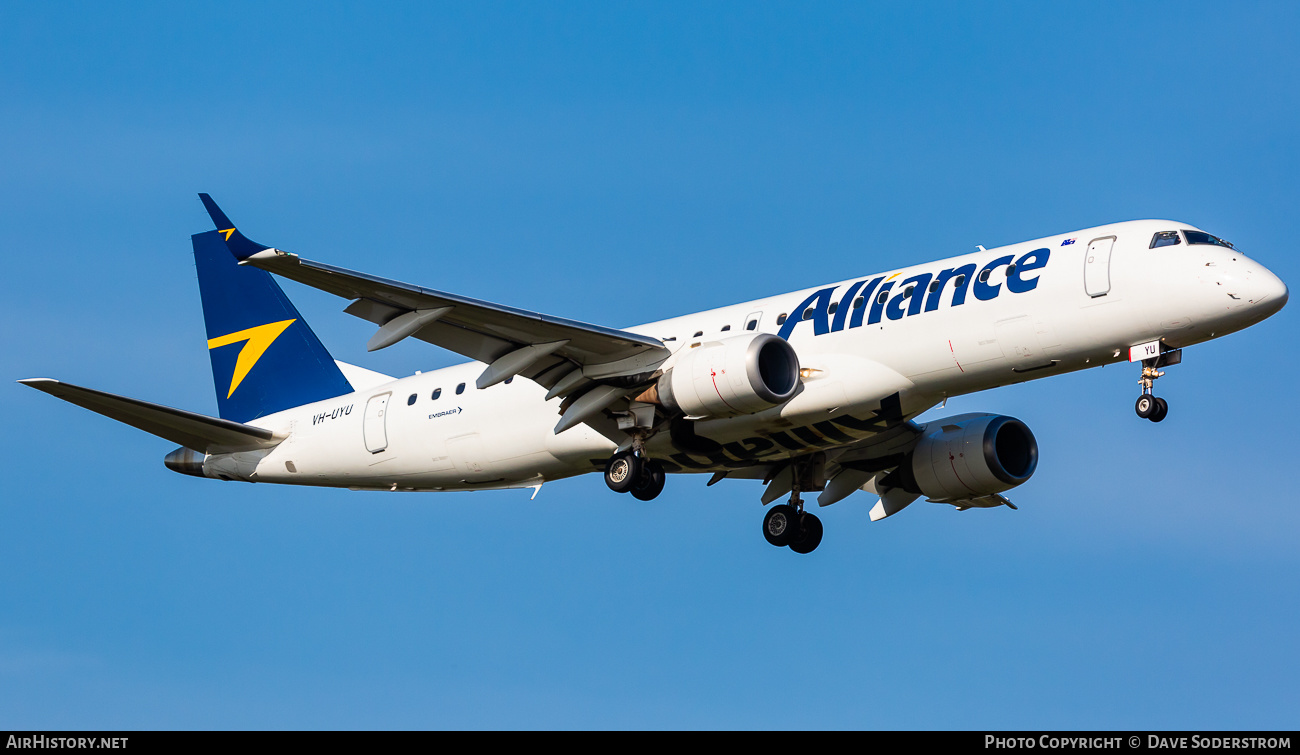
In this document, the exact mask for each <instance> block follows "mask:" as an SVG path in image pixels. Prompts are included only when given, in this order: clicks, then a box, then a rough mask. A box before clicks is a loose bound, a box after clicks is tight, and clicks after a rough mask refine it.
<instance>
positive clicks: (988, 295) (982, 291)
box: [975, 254, 1013, 301]
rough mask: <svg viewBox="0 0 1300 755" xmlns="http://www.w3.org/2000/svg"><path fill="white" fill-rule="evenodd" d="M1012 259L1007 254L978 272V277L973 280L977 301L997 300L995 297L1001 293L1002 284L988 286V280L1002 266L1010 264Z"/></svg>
mask: <svg viewBox="0 0 1300 755" xmlns="http://www.w3.org/2000/svg"><path fill="white" fill-rule="evenodd" d="M1012 259H1013V258H1012V256H1011V255H1009V254H1008V255H1006V256H1005V257H998V258H997V259H995V260H993V261H992V262H990V263H989V264H987V265H985V266H984V269H983V270H981V271H980V274H979V276H978V277H977V278H975V298H976V299H979V300H980V301H988V300H989V299H994V298H997V295H998V294H999V293H1000V292H1001V291H1002V284H1001V283H999V284H998V285H996V286H990V285H989V282H988V279H989V278H991V277H992V276H993V271H994V270H996V269H998V268H999V267H1002V266H1003V265H1009V264H1011V260H1012Z"/></svg>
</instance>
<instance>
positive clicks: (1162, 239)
mask: <svg viewBox="0 0 1300 755" xmlns="http://www.w3.org/2000/svg"><path fill="white" fill-rule="evenodd" d="M1183 235H1184V236H1186V237H1187V243H1188V245H1189V246H1190V245H1193V244H1207V245H1210V246H1223V247H1227V248H1228V249H1233V248H1235V247H1233V245H1232V242H1230V241H1224V240H1223V239H1221V238H1219V237H1218V236H1211V235H1210V234H1208V233H1206V232H1204V231H1188V230H1185V229H1184V230H1183ZM1181 243H1183V242H1182V240H1181V239H1179V238H1178V231H1160V232H1159V233H1157V234H1156V235H1154V236H1152V237H1151V246H1149V247H1147V248H1148V249H1157V248H1159V247H1162V246H1177V245H1178V244H1181Z"/></svg>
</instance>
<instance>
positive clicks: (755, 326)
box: [663, 318, 758, 341]
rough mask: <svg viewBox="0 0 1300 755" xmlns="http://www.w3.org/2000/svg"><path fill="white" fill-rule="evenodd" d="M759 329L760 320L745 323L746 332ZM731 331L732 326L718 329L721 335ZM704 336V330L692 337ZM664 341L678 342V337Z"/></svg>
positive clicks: (696, 332) (755, 319)
mask: <svg viewBox="0 0 1300 755" xmlns="http://www.w3.org/2000/svg"><path fill="white" fill-rule="evenodd" d="M757 329H758V318H753V319H751V320H750V321H749V322H747V323H745V330H757ZM730 330H731V326H730V325H723V326H722V327H721V328H718V331H719V332H720V333H726V332H728V331H730ZM703 335H704V331H702V330H697V331H695V335H693V336H691V338H699V337H700V336H703ZM663 340H664V341H676V340H677V336H669V337H668V338H665V339H663Z"/></svg>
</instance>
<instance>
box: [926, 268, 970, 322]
mask: <svg viewBox="0 0 1300 755" xmlns="http://www.w3.org/2000/svg"><path fill="white" fill-rule="evenodd" d="M974 277H975V263H973V262H972V263H971V264H969V265H962V266H961V267H958V268H953V269H951V270H944V271H943V272H942V273H939V274H938V275H937V276H935V280H936V281H938V282H939V287H938V288H937V289H935V290H934V291H933V292H931V294H930V297H929V299H928V300H927V301H926V302H925V311H926V312H933V311H934V310H936V309H938V308H939V300H940V299H941V298H942V297H943V289H944V286H947V285H948V281H949V280H952V279H954V278H955V279H956V281H955V282H954V284H953V289H952V306H954V307H957V306H961V305H962V304H965V303H966V290H967V289H969V288H970V281H971V278H974Z"/></svg>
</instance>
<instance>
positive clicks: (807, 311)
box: [803, 307, 813, 320]
mask: <svg viewBox="0 0 1300 755" xmlns="http://www.w3.org/2000/svg"><path fill="white" fill-rule="evenodd" d="M812 316H813V308H812V307H809V308H807V309H805V310H804V311H803V319H805V320H811V319H812Z"/></svg>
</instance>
